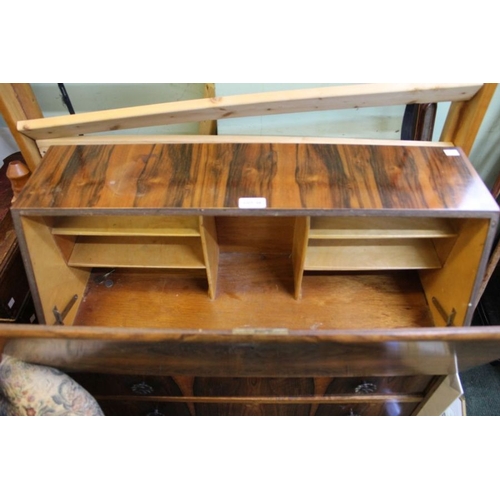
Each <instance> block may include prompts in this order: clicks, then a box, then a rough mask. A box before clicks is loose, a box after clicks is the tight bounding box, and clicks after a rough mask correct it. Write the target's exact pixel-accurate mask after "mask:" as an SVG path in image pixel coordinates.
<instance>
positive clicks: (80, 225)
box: [52, 215, 200, 237]
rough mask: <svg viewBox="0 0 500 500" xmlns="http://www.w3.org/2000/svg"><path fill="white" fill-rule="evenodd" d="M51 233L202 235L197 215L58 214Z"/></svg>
mask: <svg viewBox="0 0 500 500" xmlns="http://www.w3.org/2000/svg"><path fill="white" fill-rule="evenodd" d="M52 234H61V235H76V236H83V235H87V236H192V237H199V236H200V231H199V227H198V217H196V216H194V217H189V216H186V217H175V216H171V217H162V216H160V215H159V216H155V217H151V216H141V215H138V216H135V217H112V216H104V217H85V216H82V217H59V218H57V219H56V221H55V225H54V227H53V228H52Z"/></svg>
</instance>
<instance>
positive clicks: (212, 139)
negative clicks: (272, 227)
mask: <svg viewBox="0 0 500 500" xmlns="http://www.w3.org/2000/svg"><path fill="white" fill-rule="evenodd" d="M118 144H353V145H356V144H359V145H370V146H417V147H440V148H446V147H453V143H452V142H430V141H429V142H427V141H400V140H398V139H394V140H391V139H350V138H345V137H299V136H297V137H289V136H271V135H266V136H259V135H132V134H129V135H94V136H88V135H87V136H85V135H84V136H77V137H61V138H58V139H40V140H39V141H37V145H38V148H39V150H40V153H41V154H42V156H43V155H45V153H46V152H47V150H48V149H49V147H51V146H98V145H118Z"/></svg>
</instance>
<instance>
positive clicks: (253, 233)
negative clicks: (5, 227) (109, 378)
mask: <svg viewBox="0 0 500 500" xmlns="http://www.w3.org/2000/svg"><path fill="white" fill-rule="evenodd" d="M155 219H156V217H149V216H137V217H131V216H104V217H81V218H80V217H75V216H71V217H68V216H66V217H53V218H47V219H41V220H42V221H45V222H46V223H48V224H49V226H43V224H40V226H43V229H40V228H39V229H38V231H42V232H43V234H44V236H43V237H44V238H45V239H48V238H49V239H50V240H52V243H49V245H48V246H51V247H52V248H53V250H54V249H55V248H57V249H58V250H59V252H57V253H55V254H53V255H52V256H51V257H50V258H51V259H52V260H53V261H58V264H57V265H58V266H60V267H61V268H62V269H63V270H64V269H66V268H67V269H68V270H70V272H75V273H81V272H82V271H84V269H87V271H84V272H86V274H84V275H82V276H83V280H84V282H85V285H86V290H85V298H84V300H83V301H82V303H81V305H80V306H79V309H78V313H77V314H76V312H75V314H76V319H75V324H76V325H88V326H92V325H95V326H97V325H102V326H133V327H139V326H141V325H142V326H144V317H147V318H148V319H147V321H148V324H147V325H146V326H148V327H172V328H195V327H196V325H197V324H200V321H201V324H203V325H204V327H205V328H207V329H221V328H224V329H227V328H233V329H237V328H294V329H297V328H304V329H323V328H325V329H337V328H386V327H387V328H398V327H399V328H403V327H415V326H421V327H425V326H433V325H435V324H440V323H442V318H441V317H440V316H439V314H436V312H435V311H434V318H433V317H432V315H431V310H432V307H430V306H429V303H430V302H431V301H432V298H433V297H434V296H436V297H438V298H439V300H440V301H442V303H443V307H445V308H449V310H451V309H452V308H460V307H462V308H461V309H460V310H461V311H462V312H461V316H460V318H462V319H463V317H465V314H464V313H463V306H460V301H458V302H456V303H455V298H456V297H458V296H461V295H464V294H465V295H467V294H469V295H470V293H471V287H472V284H473V282H474V277H473V276H468V277H465V276H464V273H467V272H468V271H466V269H468V268H469V266H468V265H464V264H463V262H462V260H461V259H462V257H461V255H462V252H463V249H460V248H458V247H456V242H457V241H459V242H460V241H462V242H465V241H466V240H468V239H469V238H471V237H474V234H476V233H477V236H476V237H477V238H478V243H479V242H483V243H484V239H485V238H486V234H485V231H486V232H487V230H488V221H487V220H486V221H481V220H480V221H467V222H465V221H454V220H450V219H445V218H422V219H417V218H409V217H395V218H386V217H324V218H322V217H302V216H299V217H285V218H269V217H244V218H238V217H216V218H214V217H196V216H194V217H191V216H186V217H184V216H178V217H158V219H161V223H160V221H156V220H155ZM135 233H136V234H137V235H136V236H133V234H135ZM30 234H31V232H30V231H29V230H28V236H29V237H30ZM180 234H183V235H184V236H179V235H180ZM481 251H482V250H481V248H480V247H478V249H477V250H476V252H475V253H474V252H473V253H474V255H471V256H470V257H467V258H468V259H469V258H471V259H473V260H474V259H476V260H478V259H480V253H481ZM469 253H470V251H469ZM449 256H450V258H448V257H449ZM449 260H450V262H449ZM66 263H67V266H66ZM473 263H474V264H475V265H476V267H477V263H476V262H475V261H474V262H473ZM110 268H111V269H116V271H115V272H114V273H113V277H112V281H113V286H112V288H110V289H107V288H106V287H105V286H104V285H103V284H102V283H100V284H98V283H95V282H94V280H93V279H92V278H93V277H94V276H95V275H96V274H103V272H104V271H103V270H104V269H110ZM462 268H464V269H462ZM71 270H73V271H71ZM416 270H433V271H432V272H431V271H428V274H425V273H424V271H421V272H422V273H423V274H422V276H423V284H424V288H426V289H427V290H425V291H424V288H423V287H422V284H421V283H420V278H419V274H418V273H417V272H416ZM90 271H92V275H91V276H90V279H88V280H87V278H89V272H90ZM39 272H41V270H40V269H38V268H37V269H36V273H39ZM432 273H433V274H432ZM450 273H451V274H453V276H454V280H455V281H454V283H455V284H456V287H457V288H458V289H459V290H458V291H450V290H448V286H447V283H448V281H447V280H449V279H450V276H451V274H450ZM469 274H470V273H469ZM464 279H465V282H464V284H465V287H463V286H461V285H460V283H461V281H462V280H464ZM207 280H208V296H207ZM438 282H442V283H443V285H442V287H443V288H442V290H443V291H436V287H437V285H436V284H435V283H438ZM37 283H39V286H40V288H41V290H40V294H41V296H44V297H45V296H46V295H47V293H46V290H45V287H46V286H47V285H46V284H45V282H44V281H41V280H39V279H38V278H37ZM66 288H67V286H66ZM461 289H463V291H460V290H461ZM72 290H73V288H72V287H69V288H68V289H67V292H65V294H66V295H71V292H72ZM446 293H450V294H451V296H452V297H455V298H453V299H452V300H451V303H450V302H449V301H448V300H446V299H443V298H441V297H442V296H443V294H446ZM80 294H82V291H80ZM49 295H50V292H49ZM210 299H215V300H210ZM53 301H54V300H53V298H51V299H50V300H48V302H47V300H45V302H46V303H47V304H48V303H52V302H53ZM356 303H360V304H361V303H362V304H363V313H362V314H357V313H356V307H355V304H356ZM440 303H441V302H440ZM47 307H49V306H46V309H47ZM111 310H112V311H113V313H112V314H110V311H111ZM141 315H142V316H143V318H142V319H139V318H140V316H141ZM462 319H459V318H457V324H459V323H458V321H462Z"/></svg>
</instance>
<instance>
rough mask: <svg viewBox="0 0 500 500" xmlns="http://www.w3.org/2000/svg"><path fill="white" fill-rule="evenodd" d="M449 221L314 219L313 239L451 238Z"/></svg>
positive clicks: (358, 218)
mask: <svg viewBox="0 0 500 500" xmlns="http://www.w3.org/2000/svg"><path fill="white" fill-rule="evenodd" d="M455 235H456V231H455V230H454V229H453V228H452V226H451V225H450V223H449V222H448V221H447V220H446V219H437V218H432V219H431V218H410V217H366V218H365V217H347V218H340V217H335V218H330V217H312V218H311V229H310V231H309V238H310V239H363V240H367V239H374V238H375V239H384V238H387V239H394V238H397V239H402V238H449V237H453V236H455Z"/></svg>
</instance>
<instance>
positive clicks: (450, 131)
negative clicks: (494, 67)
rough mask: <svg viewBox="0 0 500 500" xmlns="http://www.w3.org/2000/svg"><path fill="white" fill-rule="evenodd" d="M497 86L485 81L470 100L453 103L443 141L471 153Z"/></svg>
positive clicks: (444, 128)
mask: <svg viewBox="0 0 500 500" xmlns="http://www.w3.org/2000/svg"><path fill="white" fill-rule="evenodd" d="M496 87H497V84H496V83H485V84H484V86H483V87H482V88H481V90H480V91H479V92H478V93H477V94H476V95H475V96H474V97H473V98H472V99H471V100H470V101H467V102H454V103H452V105H451V107H450V111H449V112H448V117H447V119H446V122H445V124H444V127H443V132H442V134H441V141H445V142H453V143H454V144H455V145H456V146H459V147H461V148H462V149H463V151H464V153H465V154H466V155H469V154H470V152H471V149H472V146H473V145H474V141H475V140H476V136H477V134H478V132H479V127H480V126H481V123H482V121H483V119H484V116H485V114H486V111H487V110H488V106H489V104H490V102H491V99H492V98H493V94H494V93H495V90H496Z"/></svg>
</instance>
